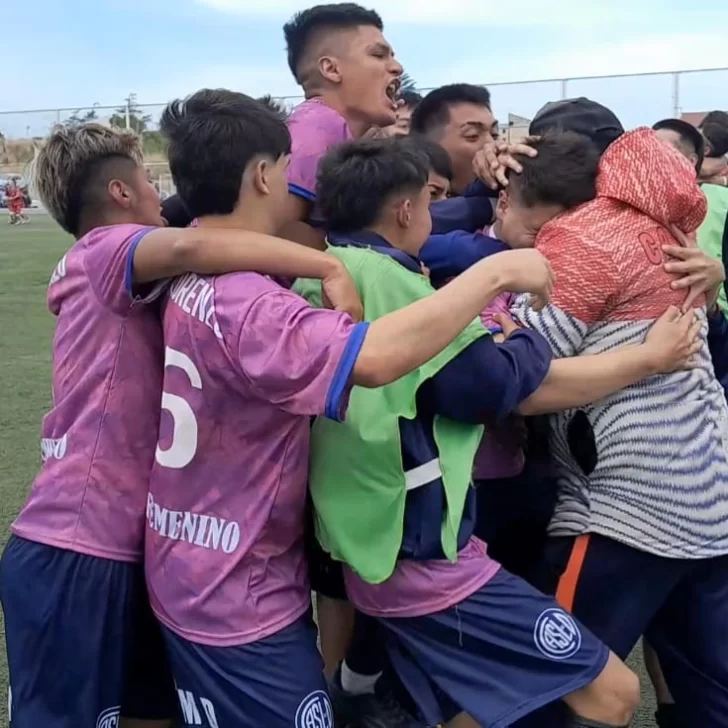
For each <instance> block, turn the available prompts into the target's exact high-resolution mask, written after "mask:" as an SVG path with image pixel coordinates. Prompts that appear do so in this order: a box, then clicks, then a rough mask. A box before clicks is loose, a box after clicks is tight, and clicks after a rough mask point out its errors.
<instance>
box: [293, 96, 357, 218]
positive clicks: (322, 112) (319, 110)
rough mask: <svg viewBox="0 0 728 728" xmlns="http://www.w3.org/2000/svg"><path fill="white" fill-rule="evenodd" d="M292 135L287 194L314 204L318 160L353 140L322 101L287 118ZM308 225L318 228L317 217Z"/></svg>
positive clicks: (314, 214) (312, 102) (339, 118)
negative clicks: (333, 149) (332, 149)
mask: <svg viewBox="0 0 728 728" xmlns="http://www.w3.org/2000/svg"><path fill="white" fill-rule="evenodd" d="M288 131H289V132H290V133H291V163H290V165H289V166H288V190H289V192H290V193H291V194H292V195H296V196H297V197H301V198H303V199H304V200H307V201H308V202H311V203H315V201H316V175H317V173H318V165H319V162H320V161H321V158H322V157H323V156H324V155H325V154H326V152H328V150H329V149H331V147H333V146H335V145H336V144H341V143H342V142H346V141H349V140H350V139H353V137H352V134H351V131H350V129H349V127H348V126H347V123H346V120H345V119H344V117H343V116H341V114H339V112H338V111H335V110H334V109H332V108H331V107H330V106H327V105H326V104H325V103H324V102H323V101H322V100H321V99H307V100H306V101H304V102H303V103H302V104H300V105H299V106H297V107H296V108H295V109H294V110H293V112H292V113H291V115H290V117H289V118H288ZM310 222H312V223H315V224H321V222H322V219H321V216H320V214H319V213H317V212H316V208H315V205H314V211H313V212H312V214H311V220H310Z"/></svg>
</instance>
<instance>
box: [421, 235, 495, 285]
mask: <svg viewBox="0 0 728 728" xmlns="http://www.w3.org/2000/svg"><path fill="white" fill-rule="evenodd" d="M504 250H508V246H507V245H506V244H505V243H503V242H501V241H500V240H497V239H496V238H490V237H488V236H486V235H481V234H480V233H467V232H464V231H462V230H460V231H458V232H453V233H448V234H446V235H430V237H429V238H428V239H427V241H426V242H425V244H424V245H423V246H422V249H421V250H420V254H419V257H420V260H421V261H422V262H423V263H424V264H425V265H426V266H427V268H428V269H429V271H430V279H431V280H432V285H433V286H435V287H436V288H437V287H438V286H440V285H442V284H443V283H445V281H447V280H449V279H450V278H454V277H455V276H458V275H460V274H461V273H463V272H464V271H466V270H467V269H468V268H470V267H471V266H473V265H475V264H476V263H477V262H479V261H481V260H482V259H483V258H487V257H488V256H489V255H494V254H495V253H502V252H503V251H504Z"/></svg>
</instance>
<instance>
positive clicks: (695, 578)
mask: <svg viewBox="0 0 728 728" xmlns="http://www.w3.org/2000/svg"><path fill="white" fill-rule="evenodd" d="M539 586H540V587H541V588H543V589H544V590H549V591H551V593H555V594H557V601H559V603H561V604H562V606H564V607H565V608H567V609H569V610H570V611H572V612H573V613H574V614H575V615H576V616H577V617H578V619H579V620H581V621H582V622H583V623H584V624H585V625H587V626H588V627H589V629H591V630H592V632H594V634H596V635H597V636H598V637H599V638H600V639H602V640H603V641H604V642H605V643H606V644H607V645H609V647H610V648H611V649H612V650H613V651H614V652H615V653H616V654H617V655H618V656H619V657H621V658H622V659H626V657H627V655H629V653H630V652H631V651H632V649H633V648H634V646H635V645H636V644H637V641H638V640H639V638H640V637H641V636H642V635H644V636H645V637H646V638H647V640H648V641H649V642H650V644H651V645H652V646H653V647H654V648H655V651H656V652H657V655H658V657H659V659H660V665H661V666H662V670H663V672H664V674H665V679H666V681H667V684H668V686H669V688H670V692H671V693H672V696H673V698H674V699H675V701H676V705H677V710H678V712H679V713H680V714H681V715H682V722H681V725H690V726H700V728H718V726H721V727H722V726H725V725H726V721H727V720H728V719H727V718H726V716H728V648H727V646H728V556H722V557H716V558H712V559H700V560H688V559H666V558H662V557H660V556H655V555H652V554H648V553H645V552H644V551H637V550H636V549H633V548H631V547H630V546H626V545H624V544H621V543H618V542H617V541H614V540H612V539H609V538H605V537H603V536H598V535H596V534H591V535H587V536H580V537H579V538H577V539H574V538H552V539H550V540H549V543H548V544H547V547H546V551H545V554H544V560H543V564H542V569H541V574H540V580H539Z"/></svg>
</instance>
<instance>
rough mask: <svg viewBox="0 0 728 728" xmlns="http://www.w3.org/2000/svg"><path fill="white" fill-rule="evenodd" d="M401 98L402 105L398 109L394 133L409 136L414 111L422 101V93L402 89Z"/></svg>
mask: <svg viewBox="0 0 728 728" xmlns="http://www.w3.org/2000/svg"><path fill="white" fill-rule="evenodd" d="M399 98H400V103H401V104H402V105H401V106H400V107H399V109H397V121H396V122H395V124H394V135H395V136H407V134H409V133H410V128H411V124H412V112H413V111H414V110H415V107H416V106H417V104H419V103H420V101H422V95H421V94H418V93H417V91H402V93H401V94H400V95H399Z"/></svg>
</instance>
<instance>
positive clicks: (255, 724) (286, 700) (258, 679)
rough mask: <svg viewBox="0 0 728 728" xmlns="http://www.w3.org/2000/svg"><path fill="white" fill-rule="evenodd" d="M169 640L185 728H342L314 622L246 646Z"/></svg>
mask: <svg viewBox="0 0 728 728" xmlns="http://www.w3.org/2000/svg"><path fill="white" fill-rule="evenodd" d="M164 634H165V638H166V640H167V646H168V648H169V656H170V660H171V662H172V672H173V673H174V679H175V682H176V683H177V692H178V694H179V700H180V706H181V708H182V723H183V725H188V726H204V727H205V728H218V726H220V727H222V726H235V728H263V726H265V728H293V727H295V728H334V718H333V711H332V708H331V702H330V701H329V696H328V692H327V689H326V680H325V679H324V672H323V670H324V665H323V661H322V659H321V655H320V654H319V651H318V649H317V647H316V627H315V626H314V624H313V622H312V621H311V619H310V617H308V616H306V617H303V618H301V619H299V620H298V621H297V622H294V623H293V624H292V625H290V626H288V627H286V628H285V629H282V630H281V631H280V632H277V633H276V634H274V635H271V636H270V637H266V638H265V639H262V640H260V641H258V642H251V643H250V644H247V645H240V646H238V647H214V646H211V645H201V644H197V643H194V642H190V641H188V640H186V639H184V638H182V637H180V636H179V635H177V634H175V633H174V632H172V631H170V630H168V629H165V630H164Z"/></svg>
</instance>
